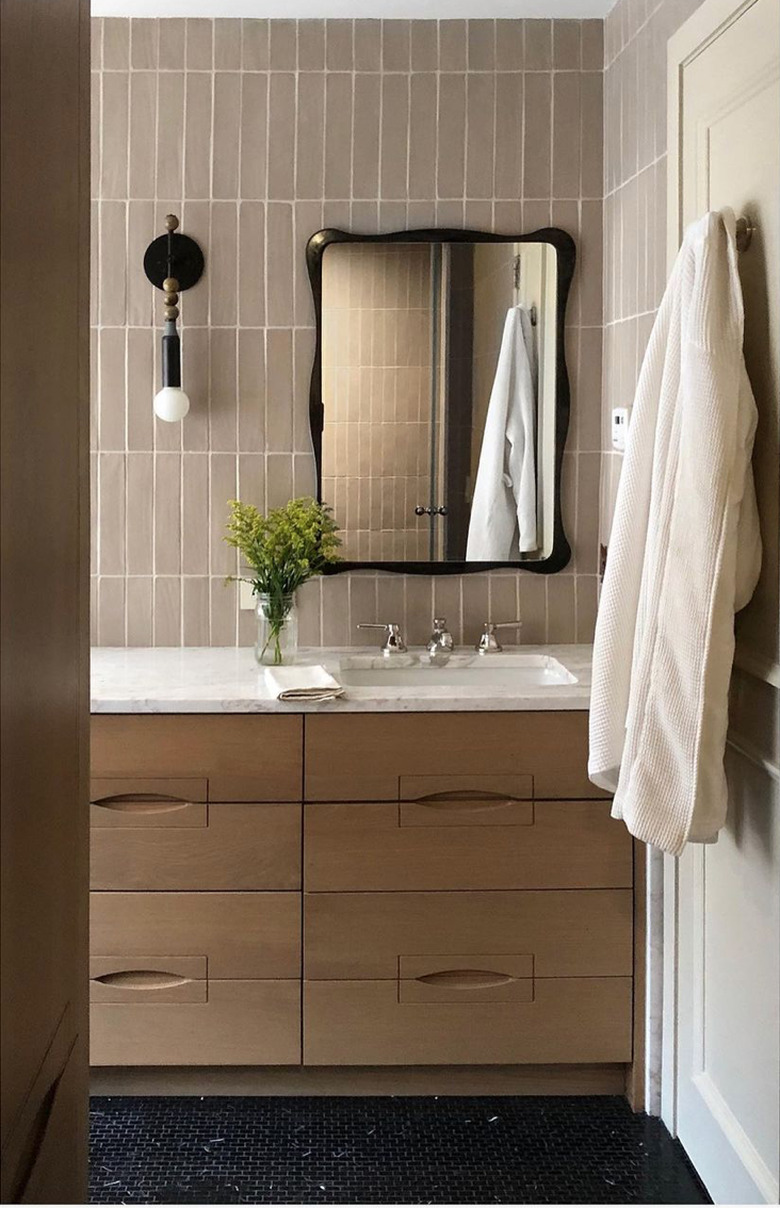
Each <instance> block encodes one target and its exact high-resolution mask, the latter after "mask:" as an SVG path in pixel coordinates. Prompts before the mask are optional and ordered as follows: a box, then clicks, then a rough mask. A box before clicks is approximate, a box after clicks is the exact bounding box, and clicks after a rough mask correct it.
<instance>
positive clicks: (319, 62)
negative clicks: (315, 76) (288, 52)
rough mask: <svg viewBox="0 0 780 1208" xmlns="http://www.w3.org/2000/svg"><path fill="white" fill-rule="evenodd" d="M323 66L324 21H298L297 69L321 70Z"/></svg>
mask: <svg viewBox="0 0 780 1208" xmlns="http://www.w3.org/2000/svg"><path fill="white" fill-rule="evenodd" d="M324 68H325V22H324V21H321V20H314V19H309V20H307V21H299V22H298V70H299V71H323V70H324Z"/></svg>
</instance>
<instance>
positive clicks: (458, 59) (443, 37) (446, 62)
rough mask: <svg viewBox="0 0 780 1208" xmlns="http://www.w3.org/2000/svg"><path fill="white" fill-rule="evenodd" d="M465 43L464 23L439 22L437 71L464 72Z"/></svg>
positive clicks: (465, 63)
mask: <svg viewBox="0 0 780 1208" xmlns="http://www.w3.org/2000/svg"><path fill="white" fill-rule="evenodd" d="M466 65H467V42H466V22H465V21H440V22H439V69H440V70H441V71H465V70H466Z"/></svg>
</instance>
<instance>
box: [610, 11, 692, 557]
mask: <svg viewBox="0 0 780 1208" xmlns="http://www.w3.org/2000/svg"><path fill="white" fill-rule="evenodd" d="M699 3H700V0H618V3H617V4H616V5H615V7H614V8H613V9H612V11H611V12H610V14H609V16H608V17H607V19H606V22H605V28H604V64H605V67H604V408H603V434H602V439H603V449H604V451H605V452H604V458H603V461H602V489H601V539H602V541H604V543H605V544H606V543H607V542H608V538H609V530H610V527H611V524H612V512H613V508H614V501H615V493H616V491H617V484H618V480H619V478H620V466H621V463H622V460H623V457H622V454H620V453H613V452H612V446H611V441H610V431H609V423H610V414H611V411H612V408H613V407H627V406H628V407H630V406H631V404H632V403H633V399H634V391H635V388H636V382H637V377H638V375H639V368H640V366H641V363H642V358H643V356H644V352H645V348H646V346H647V341H648V337H649V335H650V331H651V329H652V326H653V320H654V318H655V312H656V309H657V307H658V304H659V302H660V300H661V297H662V295H663V291H664V286H665V284H666V277H667V273H666V44H667V42H668V40H669V37H670V36H671V34H673V33H674V32H675V30H676V29H678V28H679V26H680V25H682V23H683V21H686V20H687V19H688V17H689V16H690V15H691V13H692V12H694V11H695V10H696V9H697V8H698V7H699Z"/></svg>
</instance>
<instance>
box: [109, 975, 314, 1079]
mask: <svg viewBox="0 0 780 1208" xmlns="http://www.w3.org/2000/svg"><path fill="white" fill-rule="evenodd" d="M137 994H138V1000H137V1001H135V1002H133V1001H130V1002H93V1003H92V1005H91V1008H90V1056H91V1062H92V1064H93V1065H297V1064H298V1063H299V1062H300V1059H301V1045H300V997H301V984H300V981H293V980H290V981H232V980H224V981H221V980H213V979H212V978H209V979H208V985H207V987H206V988H204V995H203V998H202V999H201V1000H200V1001H192V1002H181V1001H179V1002H171V1001H166V1000H165V999H163V1001H157V1000H156V999H155V991H154V989H150V988H139V989H138V990H137Z"/></svg>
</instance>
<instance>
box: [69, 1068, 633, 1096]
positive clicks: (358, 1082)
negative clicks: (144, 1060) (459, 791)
mask: <svg viewBox="0 0 780 1208" xmlns="http://www.w3.org/2000/svg"><path fill="white" fill-rule="evenodd" d="M625 1081H626V1067H625V1066H624V1065H537V1066H510V1065H487V1066H382V1067H380V1066H376V1067H375V1066H340V1067H335V1066H319V1067H314V1068H303V1067H301V1066H263V1067H254V1066H253V1067H243V1066H242V1067H234V1066H231V1067H211V1066H187V1067H179V1066H171V1067H154V1068H149V1067H142V1066H137V1067H136V1066H134V1067H132V1068H130V1067H125V1068H121V1069H119V1068H115V1067H109V1066H106V1067H101V1068H93V1070H92V1072H91V1083H90V1090H91V1093H92V1094H93V1095H622V1094H623V1093H624V1090H625Z"/></svg>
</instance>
